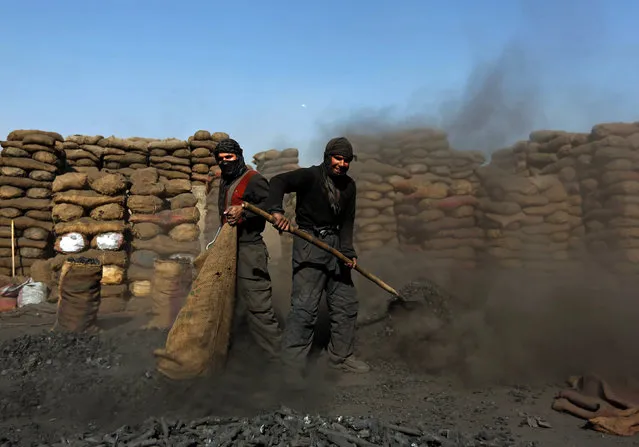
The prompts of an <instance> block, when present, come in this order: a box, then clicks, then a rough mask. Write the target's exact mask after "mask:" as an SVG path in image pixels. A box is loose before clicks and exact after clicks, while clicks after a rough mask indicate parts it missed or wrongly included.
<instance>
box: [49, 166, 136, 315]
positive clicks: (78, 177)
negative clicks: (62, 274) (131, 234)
mask: <svg viewBox="0 0 639 447" xmlns="http://www.w3.org/2000/svg"><path fill="white" fill-rule="evenodd" d="M127 189H128V181H127V179H126V177H124V176H123V175H122V174H115V173H107V172H98V173H90V174H86V173H83V172H72V173H67V174H64V175H61V176H58V177H56V179H55V180H54V181H53V193H54V194H53V202H54V206H53V210H52V216H53V220H54V222H55V225H54V234H55V237H56V240H55V245H54V248H55V251H56V252H57V253H58V255H57V257H59V258H64V259H66V258H68V257H69V256H71V257H74V256H76V257H77V256H86V257H90V258H94V257H95V258H96V259H98V260H100V261H101V263H102V279H101V294H102V300H101V303H100V312H101V313H111V312H120V311H123V310H124V309H125V307H126V302H127V298H128V290H127V280H126V261H127V244H126V240H127V236H128V235H127V232H126V230H127V224H126V222H125V219H126V210H125V201H126V191H127ZM105 252H109V254H105ZM111 258H112V259H114V261H113V262H109V261H108V259H111ZM61 263H62V261H61V260H60V261H57V262H56V264H57V265H61ZM55 279H56V275H55V274H54V280H55Z"/></svg>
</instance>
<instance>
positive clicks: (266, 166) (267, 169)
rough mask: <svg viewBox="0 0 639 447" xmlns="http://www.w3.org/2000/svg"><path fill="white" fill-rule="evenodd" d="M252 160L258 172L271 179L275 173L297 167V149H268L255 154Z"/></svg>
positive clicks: (292, 169)
mask: <svg viewBox="0 0 639 447" xmlns="http://www.w3.org/2000/svg"><path fill="white" fill-rule="evenodd" d="M253 162H254V163H255V169H256V170H257V171H258V172H259V173H260V174H262V175H263V176H264V177H265V178H267V179H271V177H273V176H275V175H277V174H281V173H283V172H289V171H294V170H295V169H299V167H300V165H299V151H298V150H297V149H293V148H289V149H284V150H282V151H278V150H277V149H270V150H268V151H264V152H258V153H257V154H255V155H254V156H253Z"/></svg>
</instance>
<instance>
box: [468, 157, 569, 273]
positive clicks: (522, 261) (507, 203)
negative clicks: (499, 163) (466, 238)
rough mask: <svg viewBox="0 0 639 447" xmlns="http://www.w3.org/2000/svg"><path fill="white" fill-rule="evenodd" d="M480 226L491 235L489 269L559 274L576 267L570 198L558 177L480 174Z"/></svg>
mask: <svg viewBox="0 0 639 447" xmlns="http://www.w3.org/2000/svg"><path fill="white" fill-rule="evenodd" d="M477 173H478V175H479V176H480V178H481V180H482V187H481V189H480V190H479V191H478V193H477V196H478V212H477V217H478V218H479V223H480V226H481V227H482V228H483V229H485V231H486V239H487V240H486V244H487V246H486V251H485V253H486V261H487V265H497V266H499V267H505V268H510V267H513V268H519V267H524V268H526V269H527V270H534V271H545V272H555V271H557V270H558V269H562V270H565V269H566V268H567V267H570V265H569V262H570V261H571V254H570V243H569V240H570V237H571V229H572V228H573V227H575V226H578V225H579V224H580V222H581V220H580V219H579V218H578V217H575V216H571V215H570V214H569V212H568V211H569V207H570V206H569V203H568V201H567V199H568V194H567V192H566V189H565V187H564V185H563V184H562V183H561V181H560V180H559V178H558V177H557V176H556V175H536V176H531V177H528V176H525V175H522V174H520V175H513V174H509V173H507V172H504V171H502V170H500V169H499V168H497V167H495V166H490V165H489V166H485V167H482V168H479V169H478V170H477Z"/></svg>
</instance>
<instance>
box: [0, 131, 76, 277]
mask: <svg viewBox="0 0 639 447" xmlns="http://www.w3.org/2000/svg"><path fill="white" fill-rule="evenodd" d="M63 142H64V138H63V137H62V136H61V135H60V134H57V133H55V132H45V131H40V130H16V131H13V132H11V133H10V134H9V135H8V136H7V141H2V142H0V145H2V148H3V150H2V153H1V155H0V274H2V275H6V276H11V274H12V265H13V261H12V248H11V247H12V232H11V222H13V227H14V233H13V236H14V239H13V241H14V245H15V251H14V252H13V253H14V255H15V274H16V275H20V276H29V275H30V266H31V265H32V264H33V263H34V262H35V261H37V260H38V259H46V258H48V257H50V256H51V255H52V250H51V249H52V240H51V238H50V236H49V234H50V232H51V231H52V230H53V223H52V220H51V207H52V202H51V182H52V181H53V179H54V178H55V177H56V176H57V175H59V174H60V173H62V172H63V169H64V151H63V150H62V143H63Z"/></svg>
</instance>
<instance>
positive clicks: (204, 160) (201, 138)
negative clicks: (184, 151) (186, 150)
mask: <svg viewBox="0 0 639 447" xmlns="http://www.w3.org/2000/svg"><path fill="white" fill-rule="evenodd" d="M226 138H229V134H227V133H225V132H214V133H213V134H211V132H209V131H208V130H198V131H197V132H195V134H194V135H193V136H191V137H189V139H188V144H189V147H190V148H191V180H192V181H193V182H194V183H193V184H194V185H204V184H206V183H207V182H209V181H210V178H209V176H210V175H211V174H212V173H213V171H214V169H213V167H214V166H216V165H217V162H216V161H215V157H214V156H213V149H215V147H216V146H217V143H218V142H220V141H222V140H224V139H226Z"/></svg>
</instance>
